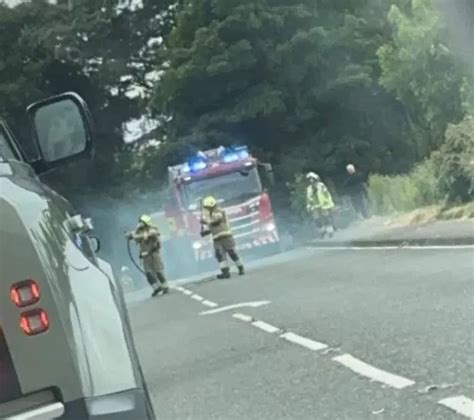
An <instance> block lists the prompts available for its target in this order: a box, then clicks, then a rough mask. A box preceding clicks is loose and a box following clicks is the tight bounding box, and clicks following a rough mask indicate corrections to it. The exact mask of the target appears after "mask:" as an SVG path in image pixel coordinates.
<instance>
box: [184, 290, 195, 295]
mask: <svg viewBox="0 0 474 420" xmlns="http://www.w3.org/2000/svg"><path fill="white" fill-rule="evenodd" d="M183 293H184V294H185V295H187V296H191V295H192V294H193V292H192V291H191V290H187V289H184V290H183Z"/></svg>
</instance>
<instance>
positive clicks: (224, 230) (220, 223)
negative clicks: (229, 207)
mask: <svg viewBox="0 0 474 420" xmlns="http://www.w3.org/2000/svg"><path fill="white" fill-rule="evenodd" d="M204 220H205V221H206V223H207V226H208V228H209V231H210V232H211V234H212V239H214V240H216V239H221V238H227V237H229V236H232V231H231V229H230V226H229V222H228V220H227V215H226V213H225V211H224V210H222V209H220V208H216V209H214V210H209V211H208V212H207V214H205V215H204Z"/></svg>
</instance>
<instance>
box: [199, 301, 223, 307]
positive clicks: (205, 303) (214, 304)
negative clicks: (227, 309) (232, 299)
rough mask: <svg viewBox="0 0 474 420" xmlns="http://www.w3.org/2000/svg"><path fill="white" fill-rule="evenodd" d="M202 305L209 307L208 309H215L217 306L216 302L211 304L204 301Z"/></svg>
mask: <svg viewBox="0 0 474 420" xmlns="http://www.w3.org/2000/svg"><path fill="white" fill-rule="evenodd" d="M202 304H203V305H206V306H209V307H210V308H217V307H218V306H219V305H218V304H217V303H216V302H212V301H210V300H204V301H203V302H202Z"/></svg>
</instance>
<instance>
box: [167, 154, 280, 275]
mask: <svg viewBox="0 0 474 420" xmlns="http://www.w3.org/2000/svg"><path fill="white" fill-rule="evenodd" d="M260 169H263V173H264V174H265V177H266V178H268V179H269V180H270V181H271V179H272V175H273V174H272V168H271V165H270V164H264V163H260V162H259V161H258V160H257V159H256V158H255V157H253V156H252V155H251V154H250V153H249V151H248V148H247V147H245V146H240V147H234V148H224V147H219V148H217V149H212V150H207V151H205V152H198V153H197V154H196V155H195V156H193V157H192V158H191V159H189V161H187V162H185V163H183V164H180V165H176V166H172V167H169V168H168V173H169V193H170V195H169V197H170V201H169V202H168V205H167V206H166V208H165V214H166V217H167V218H168V221H169V222H170V225H171V228H172V229H171V231H172V235H171V238H170V239H169V240H168V241H167V243H166V244H165V246H166V248H167V250H168V252H167V253H168V254H172V255H174V256H175V257H176V256H177V255H178V256H179V260H180V264H179V265H180V266H181V268H182V267H184V266H185V265H188V267H189V266H190V265H191V266H192V267H193V268H192V269H191V270H189V269H188V270H187V271H188V273H187V274H190V272H189V271H191V272H197V271H201V270H202V267H204V266H205V265H206V264H205V262H206V261H209V260H211V259H213V258H214V251H213V247H212V240H211V238H201V235H200V229H201V225H200V219H201V212H202V208H201V202H202V200H203V199H204V198H205V197H207V196H209V195H212V196H214V197H215V198H216V199H217V201H218V203H219V206H220V207H222V208H224V209H225V211H226V213H227V217H228V219H229V222H230V226H231V228H232V232H233V234H234V237H235V240H236V242H237V247H238V249H239V250H240V251H244V252H245V251H247V250H254V249H255V248H261V249H262V251H263V250H266V251H267V252H268V253H274V252H276V251H277V250H278V249H279V242H280V239H279V236H278V231H277V228H276V224H275V218H274V215H273V210H272V205H271V200H270V196H269V195H268V193H267V192H266V190H265V189H264V188H263V186H262V180H261V177H260V172H261V171H260ZM245 253H246V252H245ZM211 261H212V260H211ZM181 274H182V273H181Z"/></svg>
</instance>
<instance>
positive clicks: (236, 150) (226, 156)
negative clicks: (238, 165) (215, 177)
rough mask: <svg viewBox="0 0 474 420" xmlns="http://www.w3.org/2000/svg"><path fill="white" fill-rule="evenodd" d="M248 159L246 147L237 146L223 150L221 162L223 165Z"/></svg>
mask: <svg viewBox="0 0 474 420" xmlns="http://www.w3.org/2000/svg"><path fill="white" fill-rule="evenodd" d="M249 157H250V153H249V150H248V147H247V146H238V147H232V148H229V149H225V151H224V153H223V155H222V160H223V162H224V163H232V162H237V161H238V160H246V159H248V158H249Z"/></svg>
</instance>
